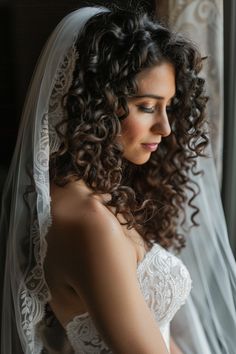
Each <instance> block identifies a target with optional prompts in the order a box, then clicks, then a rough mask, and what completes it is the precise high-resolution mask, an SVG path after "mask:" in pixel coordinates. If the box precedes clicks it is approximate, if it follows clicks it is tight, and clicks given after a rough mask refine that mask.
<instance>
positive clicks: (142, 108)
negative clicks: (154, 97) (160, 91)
mask: <svg viewBox="0 0 236 354" xmlns="http://www.w3.org/2000/svg"><path fill="white" fill-rule="evenodd" d="M137 107H138V109H139V110H140V111H141V112H145V113H154V111H155V107H146V106H140V105H138V106H137Z"/></svg>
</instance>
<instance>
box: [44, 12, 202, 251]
mask: <svg viewBox="0 0 236 354" xmlns="http://www.w3.org/2000/svg"><path fill="white" fill-rule="evenodd" d="M76 49H77V50H78V53H79V57H78V60H77V63H76V67H75V71H74V80H73V83H72V86H71V88H70V90H69V92H68V94H67V95H66V100H65V101H66V103H65V108H66V110H67V119H66V120H64V121H63V122H62V123H60V124H59V125H58V126H57V132H58V134H59V135H60V138H61V139H62V140H61V141H62V144H61V147H60V149H59V150H58V151H57V152H56V153H54V154H53V155H52V156H51V161H50V175H51V180H52V181H54V182H55V183H56V184H58V185H65V184H66V183H68V182H69V181H70V179H71V177H72V176H74V177H76V178H77V179H78V180H80V179H83V181H84V182H85V183H86V185H87V186H88V187H90V188H91V189H92V190H93V191H94V193H96V194H99V193H109V194H110V196H111V200H110V201H109V202H104V204H105V205H106V206H113V207H115V215H117V214H118V213H121V214H122V215H123V216H124V217H125V220H126V221H127V223H126V224H127V227H128V228H132V227H134V228H135V229H136V230H137V231H138V232H139V233H140V234H141V235H142V237H143V239H144V240H145V241H146V242H147V244H148V245H149V246H151V244H152V242H153V241H155V242H158V243H159V244H161V245H162V246H163V247H165V248H169V247H171V246H172V247H173V248H174V249H176V250H180V249H181V248H182V247H184V245H185V239H184V236H183V235H181V234H180V233H179V232H178V228H177V224H178V220H180V218H181V220H182V222H183V221H184V218H185V217H184V215H185V213H184V209H185V207H186V204H188V205H189V206H190V207H191V208H192V215H191V220H192V225H197V222H196V221H195V216H196V214H197V213H198V212H199V210H198V208H197V207H196V206H194V203H193V200H194V198H195V197H196V195H197V194H198V193H199V191H198V190H196V188H195V186H194V182H193V180H192V179H191V177H190V176H189V175H190V172H192V173H193V174H197V173H199V171H198V172H197V171H196V168H195V167H196V158H197V157H198V156H201V155H204V148H205V147H206V145H207V143H208V137H207V134H206V131H205V130H206V129H205V121H206V118H205V113H204V111H205V106H206V102H207V97H206V95H205V91H204V83H205V81H204V79H203V78H200V77H199V76H198V74H199V72H200V71H201V68H202V60H203V59H202V58H201V55H200V53H199V51H198V49H197V48H196V46H195V45H194V44H193V43H192V42H191V41H190V40H188V39H186V38H184V37H183V36H182V35H180V34H177V33H174V32H173V31H171V30H169V29H168V28H167V27H165V26H163V25H161V24H160V23H158V22H157V21H156V20H153V19H151V18H150V17H148V16H147V15H146V14H140V13H139V14H137V13H133V12H129V11H124V10H116V11H112V12H108V13H100V14H98V15H95V16H94V17H92V18H91V19H90V20H89V21H88V22H87V23H86V25H85V27H84V29H83V30H82V33H81V34H80V35H79V38H78V39H77V42H76ZM166 61H167V62H170V63H171V64H172V65H173V66H174V67H175V72H176V96H175V98H174V100H173V103H172V109H171V113H170V114H169V121H170V125H171V130H172V132H171V134H170V135H169V136H168V137H166V138H165V139H163V141H162V143H161V145H160V146H159V148H158V150H157V151H156V152H153V153H152V154H151V157H150V159H149V161H148V162H146V163H145V164H143V165H139V166H137V165H134V164H132V163H131V162H129V161H127V160H125V159H124V157H123V156H122V146H120V145H119V144H118V143H117V141H116V140H117V139H116V137H117V134H119V133H120V132H121V121H122V120H124V119H125V118H126V117H127V116H128V114H129V109H128V98H129V97H131V96H133V95H135V94H136V93H137V90H138V87H137V82H136V76H137V74H138V73H139V72H140V71H141V70H143V69H144V68H150V67H153V66H154V65H158V64H161V63H162V62H166ZM118 108H122V109H123V110H124V112H125V114H124V115H122V117H120V116H118V115H117V113H116V112H117V111H118ZM65 124H66V127H67V129H66V134H63V133H62V129H61V127H62V126H64V125H65ZM187 195H188V197H187ZM189 195H190V197H189Z"/></svg>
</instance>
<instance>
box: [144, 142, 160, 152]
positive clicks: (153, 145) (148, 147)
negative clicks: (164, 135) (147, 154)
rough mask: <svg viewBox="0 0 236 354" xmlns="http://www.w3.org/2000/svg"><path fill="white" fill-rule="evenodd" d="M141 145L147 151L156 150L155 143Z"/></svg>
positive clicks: (156, 145)
mask: <svg viewBox="0 0 236 354" xmlns="http://www.w3.org/2000/svg"><path fill="white" fill-rule="evenodd" d="M142 146H143V147H144V148H145V149H146V150H148V151H156V149H157V148H158V144H157V143H151V144H142Z"/></svg>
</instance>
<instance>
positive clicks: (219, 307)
mask: <svg viewBox="0 0 236 354" xmlns="http://www.w3.org/2000/svg"><path fill="white" fill-rule="evenodd" d="M207 153H208V156H209V157H208V158H198V161H197V169H198V170H203V171H204V174H203V175H198V176H195V177H194V180H195V181H196V182H197V183H198V184H199V186H200V191H201V194H200V195H199V196H198V197H197V198H196V200H195V201H194V204H195V205H196V206H198V208H199V209H200V213H199V215H198V217H197V221H198V222H199V224H200V226H199V227H196V228H193V229H191V230H190V231H189V230H187V231H185V229H186V227H185V229H182V231H183V232H184V233H185V234H186V238H187V247H186V249H184V250H183V251H182V252H181V259H182V260H183V261H184V263H185V264H186V266H187V267H188V270H189V272H190V274H191V278H192V280H193V289H192V292H191V296H190V298H189V299H188V301H187V304H186V305H185V306H184V308H182V309H181V310H180V311H179V312H178V314H177V315H176V316H175V318H174V321H173V324H172V334H173V336H174V338H175V340H176V342H177V343H178V345H179V346H180V347H181V349H182V350H183V352H184V353H186V354H201V353H204V354H235V348H236V337H235V334H236V264H235V259H234V257H233V254H232V251H231V249H230V245H229V241H228V235H227V229H226V224H225V218H224V213H223V208H222V205H221V197H220V191H219V187H218V181H217V175H216V171H215V166H214V162H213V156H212V152H211V149H210V146H209V148H208V151H207ZM186 211H187V213H188V212H189V210H188V209H186Z"/></svg>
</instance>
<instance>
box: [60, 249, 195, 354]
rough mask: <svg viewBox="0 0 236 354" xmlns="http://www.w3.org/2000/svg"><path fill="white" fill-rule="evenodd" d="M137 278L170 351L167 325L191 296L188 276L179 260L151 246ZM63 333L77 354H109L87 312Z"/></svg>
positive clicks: (70, 324) (138, 270)
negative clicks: (189, 295)
mask: <svg viewBox="0 0 236 354" xmlns="http://www.w3.org/2000/svg"><path fill="white" fill-rule="evenodd" d="M137 278H138V281H139V285H140V289H141V291H142V293H143V296H144V298H145V301H146V303H147V305H148V307H149V309H150V310H151V312H152V314H153V316H154V318H155V320H156V322H157V323H158V326H159V328H160V331H161V333H162V335H163V338H164V340H165V342H166V345H167V347H168V348H169V324H170V321H171V320H172V318H173V317H174V315H175V313H176V312H177V310H178V309H179V308H180V307H181V305H183V304H184V302H185V300H186V298H187V296H188V294H189V292H190V289H191V278H190V275H189V273H188V271H187V269H186V267H185V266H184V265H183V263H182V262H181V260H180V259H179V258H177V257H175V256H174V255H172V254H171V253H170V252H168V251H166V250H165V249H164V248H162V247H161V246H160V245H158V244H154V245H153V246H152V248H151V250H149V251H148V252H147V253H146V254H145V256H144V258H143V259H142V261H141V262H140V263H139V264H138V266H137ZM66 331H67V336H68V339H69V341H70V343H71V345H72V347H73V348H74V350H75V353H76V354H88V353H90V354H112V351H111V350H110V349H109V348H108V347H107V345H106V344H105V342H104V341H103V340H102V338H101V336H100V335H99V333H98V332H97V329H96V327H95V326H94V324H93V321H92V318H91V317H90V315H89V313H88V312H86V313H84V314H82V315H78V316H76V317H74V318H73V320H72V321H71V322H69V323H68V324H67V326H66Z"/></svg>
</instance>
